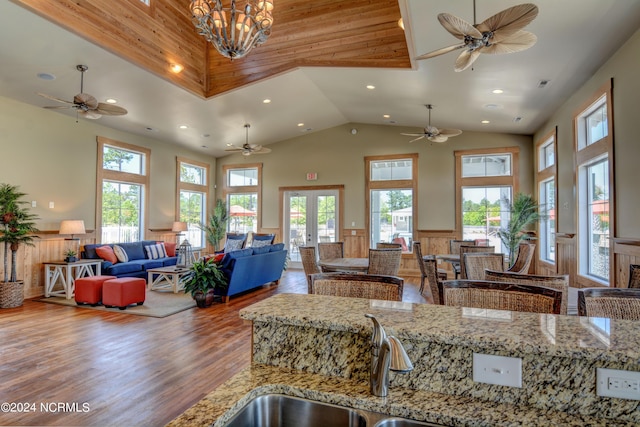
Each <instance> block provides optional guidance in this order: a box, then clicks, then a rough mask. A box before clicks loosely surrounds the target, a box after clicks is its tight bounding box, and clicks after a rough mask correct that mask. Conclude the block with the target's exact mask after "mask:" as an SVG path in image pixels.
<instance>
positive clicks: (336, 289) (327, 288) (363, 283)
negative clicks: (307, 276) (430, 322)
mask: <svg viewBox="0 0 640 427" xmlns="http://www.w3.org/2000/svg"><path fill="white" fill-rule="evenodd" d="M403 287H404V280H403V279H402V278H400V277H394V276H386V275H372V274H355V273H319V274H312V275H311V292H310V293H311V294H318V295H332V296H339V297H352V298H368V299H378V300H387V301H402V291H403Z"/></svg>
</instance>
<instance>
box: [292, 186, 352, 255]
mask: <svg viewBox="0 0 640 427" xmlns="http://www.w3.org/2000/svg"><path fill="white" fill-rule="evenodd" d="M283 212H284V230H283V231H284V236H286V237H287V238H285V239H283V241H284V243H285V245H286V247H287V249H288V251H289V257H290V258H291V262H292V266H293V267H298V266H301V264H300V250H299V249H298V248H299V247H300V246H316V245H317V244H318V243H319V242H336V241H337V240H338V237H339V236H338V230H339V229H340V228H339V224H338V190H305V191H285V193H284V209H283Z"/></svg>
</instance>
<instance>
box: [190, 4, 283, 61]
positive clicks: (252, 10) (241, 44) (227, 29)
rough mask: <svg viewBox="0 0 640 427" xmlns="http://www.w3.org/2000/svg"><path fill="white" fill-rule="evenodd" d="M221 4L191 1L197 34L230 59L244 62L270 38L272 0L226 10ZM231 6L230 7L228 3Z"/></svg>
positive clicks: (232, 6) (230, 7)
mask: <svg viewBox="0 0 640 427" xmlns="http://www.w3.org/2000/svg"><path fill="white" fill-rule="evenodd" d="M222 3H223V1H222V0H191V6H190V8H191V15H192V18H191V19H192V22H193V25H195V27H196V28H197V30H198V34H200V35H202V36H204V38H205V39H207V41H209V42H211V44H213V46H214V47H215V48H216V49H217V50H218V52H220V54H221V55H222V56H225V57H227V58H230V59H235V58H242V57H243V56H245V55H246V54H247V53H249V51H250V50H251V49H252V48H253V47H254V46H258V45H261V44H262V43H264V42H265V41H267V38H268V37H269V35H270V34H271V25H272V24H273V16H272V14H271V12H272V11H273V0H264V1H263V0H244V3H245V5H244V7H243V8H242V9H240V10H238V9H236V0H231V6H226V7H225V6H223V4H222ZM227 4H228V3H227Z"/></svg>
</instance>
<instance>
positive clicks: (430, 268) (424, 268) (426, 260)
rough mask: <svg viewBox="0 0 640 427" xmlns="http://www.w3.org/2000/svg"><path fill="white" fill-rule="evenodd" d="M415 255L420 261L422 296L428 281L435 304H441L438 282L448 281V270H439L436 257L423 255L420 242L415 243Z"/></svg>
mask: <svg viewBox="0 0 640 427" xmlns="http://www.w3.org/2000/svg"><path fill="white" fill-rule="evenodd" d="M413 253H414V254H415V256H416V261H418V267H420V294H422V293H423V292H424V282H425V280H427V281H428V282H429V289H430V290H431V296H432V297H433V301H434V304H440V302H439V301H440V297H439V295H438V281H439V280H447V270H444V269H442V268H438V261H437V260H436V258H435V256H433V255H430V256H426V257H425V256H423V255H422V245H421V244H420V242H413Z"/></svg>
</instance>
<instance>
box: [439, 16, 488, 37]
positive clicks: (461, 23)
mask: <svg viewBox="0 0 640 427" xmlns="http://www.w3.org/2000/svg"><path fill="white" fill-rule="evenodd" d="M438 21H440V24H442V26H443V27H444V29H445V30H447V31H449V32H450V33H451V34H452V35H453V36H454V37H456V38H458V39H460V40H464V38H465V37H466V36H472V37H475V38H478V39H480V38H482V33H481V32H480V31H478V30H477V29H476V28H475V27H474V26H473V25H471V24H469V23H468V22H467V21H465V20H464V19H462V18H458V17H457V16H454V15H452V14H450V13H441V14H439V15H438Z"/></svg>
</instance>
